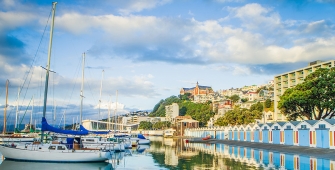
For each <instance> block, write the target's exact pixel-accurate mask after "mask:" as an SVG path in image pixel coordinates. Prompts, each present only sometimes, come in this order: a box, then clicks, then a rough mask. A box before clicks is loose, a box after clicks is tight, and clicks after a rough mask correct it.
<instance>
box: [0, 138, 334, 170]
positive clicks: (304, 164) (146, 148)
mask: <svg viewBox="0 0 335 170" xmlns="http://www.w3.org/2000/svg"><path fill="white" fill-rule="evenodd" d="M149 139H150V140H151V144H150V145H140V146H139V148H132V149H129V150H126V151H125V152H119V153H115V154H114V155H113V157H112V159H111V160H109V161H108V162H103V163H38V162H17V161H11V160H6V159H1V160H0V161H1V162H0V163H1V164H0V169H1V170H2V169H4V170H23V169H41V168H42V169H48V170H56V169H57V170H76V169H80V170H83V169H84V170H86V169H87V170H107V169H108V170H111V169H123V170H131V169H146V170H151V169H164V170H165V169H172V170H179V169H190V170H202V169H208V170H217V169H292V170H294V169H313V170H328V169H334V167H335V161H334V160H330V159H320V158H315V157H311V156H308V155H297V154H290V153H281V152H275V151H271V150H263V149H253V148H248V147H240V146H230V145H225V144H206V143H187V142H185V140H184V139H172V138H163V137H149Z"/></svg>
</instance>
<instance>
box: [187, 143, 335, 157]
mask: <svg viewBox="0 0 335 170" xmlns="http://www.w3.org/2000/svg"><path fill="white" fill-rule="evenodd" d="M189 142H190V143H211V144H216V143H219V144H226V145H230V146H241V147H248V148H253V149H264V150H268V151H273V152H282V153H288V154H299V155H306V156H312V157H315V158H322V159H330V160H335V149H325V148H312V147H306V146H292V145H280V144H270V143H258V142H246V141H235V140H217V139H209V140H202V139H201V138H191V139H189Z"/></svg>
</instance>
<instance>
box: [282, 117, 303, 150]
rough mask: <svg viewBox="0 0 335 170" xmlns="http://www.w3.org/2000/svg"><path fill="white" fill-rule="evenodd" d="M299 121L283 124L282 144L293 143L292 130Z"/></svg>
mask: <svg viewBox="0 0 335 170" xmlns="http://www.w3.org/2000/svg"><path fill="white" fill-rule="evenodd" d="M299 123H300V121H290V122H287V123H286V124H285V125H284V145H293V141H294V139H293V135H294V134H293V131H294V130H295V129H297V128H296V125H298V124H299Z"/></svg>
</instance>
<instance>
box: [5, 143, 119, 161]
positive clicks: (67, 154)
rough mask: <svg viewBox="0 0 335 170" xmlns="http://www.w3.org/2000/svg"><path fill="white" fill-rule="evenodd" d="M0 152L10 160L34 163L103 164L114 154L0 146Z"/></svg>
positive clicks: (40, 147) (41, 147) (94, 151)
mask: <svg viewBox="0 0 335 170" xmlns="http://www.w3.org/2000/svg"><path fill="white" fill-rule="evenodd" d="M0 152H1V153H2V155H3V156H4V157H5V158H6V159H8V160H19V161H32V162H103V161H106V160H108V159H109V157H110V156H111V154H112V153H111V152H103V151H96V150H64V151H52V150H48V149H46V148H45V147H43V146H36V147H34V148H31V149H22V148H15V147H10V146H5V145H0Z"/></svg>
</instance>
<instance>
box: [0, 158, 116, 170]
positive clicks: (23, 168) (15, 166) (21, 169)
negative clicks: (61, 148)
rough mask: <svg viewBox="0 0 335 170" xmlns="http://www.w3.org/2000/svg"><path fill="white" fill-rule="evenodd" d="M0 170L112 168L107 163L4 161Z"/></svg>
mask: <svg viewBox="0 0 335 170" xmlns="http://www.w3.org/2000/svg"><path fill="white" fill-rule="evenodd" d="M0 169H5V170H27V169H48V170H69V169H71V170H75V169H82V170H112V169H113V167H112V165H111V164H108V163H107V162H102V163H40V162H20V161H11V160H4V161H3V162H2V163H1V164H0Z"/></svg>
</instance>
